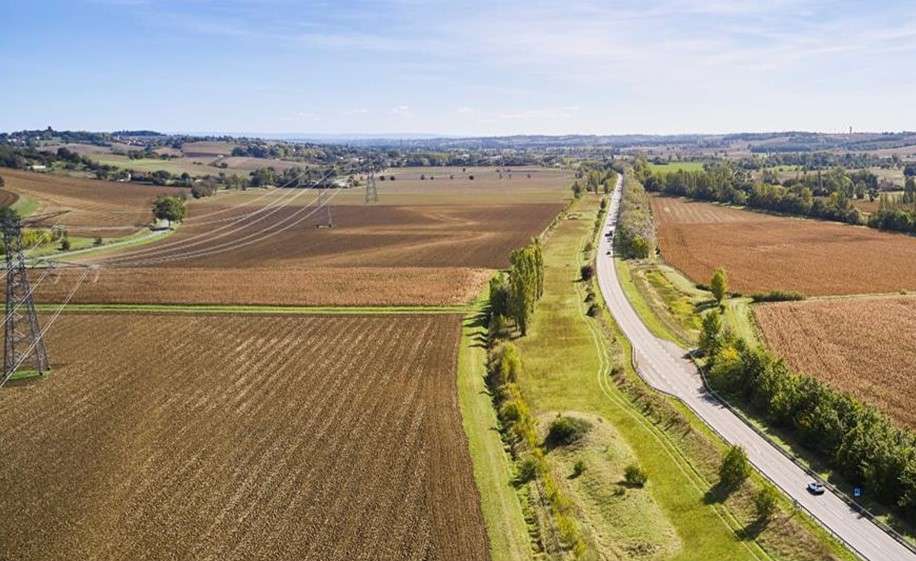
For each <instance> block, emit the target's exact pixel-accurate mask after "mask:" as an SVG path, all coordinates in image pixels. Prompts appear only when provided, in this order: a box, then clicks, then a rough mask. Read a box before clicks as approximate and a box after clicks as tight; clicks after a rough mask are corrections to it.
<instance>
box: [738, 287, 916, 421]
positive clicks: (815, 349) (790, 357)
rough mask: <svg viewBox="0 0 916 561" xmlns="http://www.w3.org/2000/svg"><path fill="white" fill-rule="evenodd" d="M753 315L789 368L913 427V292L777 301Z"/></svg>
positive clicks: (915, 375)
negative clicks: (871, 296) (891, 294)
mask: <svg viewBox="0 0 916 561" xmlns="http://www.w3.org/2000/svg"><path fill="white" fill-rule="evenodd" d="M755 314H756V316H757V322H758V323H759V324H760V328H761V330H762V331H763V334H764V337H765V339H766V342H767V344H768V345H769V346H770V347H771V348H772V349H773V350H775V351H776V352H777V353H778V354H779V355H780V356H782V357H784V358H785V360H786V361H787V362H788V363H789V364H790V365H791V366H792V367H793V368H794V369H796V370H798V371H800V372H805V373H807V374H810V375H812V376H816V377H818V378H820V379H821V380H824V381H825V382H828V383H829V384H831V385H832V386H834V387H836V388H837V389H840V390H843V391H846V392H849V393H851V394H853V395H855V396H857V397H859V398H860V399H862V400H863V401H865V402H867V403H871V404H873V405H875V406H877V407H878V408H880V409H882V410H883V411H884V412H886V413H888V414H889V415H890V416H891V417H892V418H894V419H895V420H896V421H897V422H899V423H900V424H901V425H903V426H907V427H910V428H916V411H914V410H913V403H914V402H916V384H914V383H913V380H914V379H916V343H914V340H916V297H912V296H899V297H884V298H854V299H827V300H809V301H805V302H780V303H775V304H766V305H761V306H756V307H755Z"/></svg>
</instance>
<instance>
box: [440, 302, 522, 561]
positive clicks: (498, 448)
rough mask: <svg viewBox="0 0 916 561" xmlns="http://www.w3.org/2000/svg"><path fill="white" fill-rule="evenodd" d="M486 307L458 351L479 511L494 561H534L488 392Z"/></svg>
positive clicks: (475, 314)
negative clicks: (486, 378)
mask: <svg viewBox="0 0 916 561" xmlns="http://www.w3.org/2000/svg"><path fill="white" fill-rule="evenodd" d="M483 310H484V303H483V302H482V301H481V302H479V303H478V304H476V305H475V306H474V308H473V310H472V311H470V312H469V313H468V315H467V316H465V318H464V321H463V324H462V331H461V347H460V348H459V350H458V404H459V407H460V409H461V419H462V424H463V425H464V433H465V435H467V438H468V449H469V451H470V453H471V461H472V463H473V465H474V480H475V481H476V483H477V489H478V490H479V492H480V510H481V512H482V514H483V519H484V524H485V525H486V528H487V536H488V537H489V538H490V559H492V561H522V560H530V559H532V551H531V539H530V537H529V535H528V526H527V522H526V521H525V515H524V512H523V511H522V505H521V502H520V499H519V496H518V493H517V492H516V491H515V489H514V488H513V486H512V485H511V481H512V478H513V475H514V474H513V467H512V459H511V458H510V457H509V454H508V453H507V451H506V448H505V446H504V445H503V441H502V438H501V437H500V433H499V431H498V430H496V427H498V426H499V422H498V420H497V418H496V411H495V410H494V408H493V401H492V399H491V397H490V393H489V391H488V390H487V386H486V382H485V380H484V377H485V376H486V361H487V349H486V341H485V338H486V336H487V328H486V325H485V321H486V319H485V318H484V317H483V313H484V312H483Z"/></svg>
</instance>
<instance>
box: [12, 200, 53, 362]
mask: <svg viewBox="0 0 916 561" xmlns="http://www.w3.org/2000/svg"><path fill="white" fill-rule="evenodd" d="M0 230H2V234H3V244H4V247H5V248H6V315H5V318H6V319H5V321H4V322H3V328H4V334H5V336H6V339H5V344H4V347H3V379H4V380H6V379H7V378H9V377H10V376H11V375H12V374H13V373H14V372H16V371H17V370H19V369H20V368H23V367H25V368H26V369H28V370H33V371H35V372H37V373H38V374H44V373H45V372H47V371H48V370H49V369H50V366H49V364H48V351H47V349H46V348H45V342H44V337H43V336H42V332H41V328H40V327H39V325H38V316H37V315H36V313H35V303H34V302H33V300H32V287H31V285H30V283H29V275H28V270H27V269H26V266H25V256H24V255H23V254H22V220H21V219H20V218H19V215H18V214H16V213H15V212H13V211H11V210H6V212H2V213H0Z"/></svg>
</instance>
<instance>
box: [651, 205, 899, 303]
mask: <svg viewBox="0 0 916 561" xmlns="http://www.w3.org/2000/svg"><path fill="white" fill-rule="evenodd" d="M652 212H653V215H654V217H655V221H656V225H657V228H658V241H659V248H660V250H661V253H662V257H663V258H664V259H665V261H667V262H668V263H669V264H671V265H673V266H675V267H677V268H678V269H680V270H681V271H683V272H684V273H685V274H686V275H687V276H689V277H690V278H691V279H692V280H693V281H695V282H700V283H707V282H709V279H710V277H711V276H712V273H713V271H714V270H715V269H716V267H720V266H721V267H724V268H725V269H726V270H727V272H728V276H729V281H730V285H731V288H732V290H735V291H737V292H741V293H744V294H751V293H754V292H765V291H770V290H793V291H798V292H801V293H803V294H806V295H808V296H820V295H832V294H861V293H887V292H897V291H899V290H914V289H916V238H914V237H913V236H907V235H903V234H894V233H887V232H880V231H878V230H874V229H872V228H867V227H864V226H849V225H847V224H839V223H836V222H827V221H821V220H810V219H804V218H790V217H782V216H774V215H769V214H762V213H758V212H752V211H748V210H742V209H738V208H732V207H727V206H723V205H718V204H712V203H703V202H694V201H689V200H687V199H683V198H673V197H662V196H653V197H652Z"/></svg>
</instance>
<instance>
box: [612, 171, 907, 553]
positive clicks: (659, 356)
mask: <svg viewBox="0 0 916 561" xmlns="http://www.w3.org/2000/svg"><path fill="white" fill-rule="evenodd" d="M622 183H623V181H622V177H618V180H617V186H616V187H615V189H614V193H613V195H612V196H611V201H610V208H609V212H608V213H607V218H606V219H605V224H604V227H603V230H602V235H601V240H600V242H599V245H598V259H597V269H598V284H599V286H600V287H601V293H602V294H603V295H604V300H605V302H606V303H607V305H608V308H609V310H610V312H611V313H612V314H613V316H614V318H615V319H616V320H617V323H618V324H619V325H620V328H621V329H622V330H623V333H624V335H626V337H627V339H629V340H630V342H631V343H632V345H633V353H634V358H635V360H636V363H637V370H638V371H639V374H640V376H642V377H643V379H645V380H646V382H647V383H649V385H651V386H652V387H654V388H656V389H658V390H661V391H663V392H666V393H669V394H672V395H674V396H677V397H678V398H680V399H681V400H682V401H683V402H684V403H685V404H686V405H687V406H688V407H690V408H691V409H692V410H693V411H694V412H695V413H696V414H697V415H699V416H700V418H702V419H703V420H704V421H705V422H706V423H707V424H708V425H710V427H712V428H713V429H714V430H715V431H716V432H718V433H719V434H720V435H722V437H723V438H725V439H726V440H727V441H729V442H731V443H733V444H739V445H741V446H743V447H744V449H745V450H746V451H747V455H748V459H750V461H751V463H753V464H754V466H756V467H757V469H758V470H760V471H761V472H763V473H764V474H765V475H766V476H767V477H768V478H769V479H770V480H771V481H773V482H774V483H775V484H776V485H778V486H779V487H780V488H782V490H783V491H785V492H786V493H787V494H788V495H789V496H791V497H792V498H793V499H795V500H796V501H798V503H799V504H801V505H802V506H803V507H804V508H805V509H806V510H808V512H810V513H811V514H812V515H813V516H814V517H815V518H816V519H817V520H818V521H819V522H820V523H821V524H823V525H824V526H825V527H827V528H828V529H829V530H831V531H832V532H833V533H834V534H836V535H838V536H840V537H841V538H842V539H843V540H845V541H846V542H847V544H849V545H850V546H851V547H852V548H853V549H854V550H855V551H856V552H857V553H858V554H859V555H860V556H861V557H863V558H865V559H867V560H868V561H916V554H914V553H913V552H912V551H910V550H909V549H908V548H906V547H905V546H903V545H902V544H901V543H899V542H898V541H897V540H895V539H894V538H893V537H892V536H890V535H888V534H887V533H886V532H884V531H883V530H882V529H881V528H879V527H878V526H877V525H875V524H874V523H873V522H871V521H870V520H868V519H867V518H865V517H863V516H861V515H860V514H858V513H857V512H855V511H854V510H853V509H852V508H850V506H849V505H847V504H846V503H845V502H844V501H843V500H842V499H840V498H839V497H838V496H836V495H834V494H833V493H831V492H830V491H829V490H828V491H827V492H826V493H825V494H823V495H821V496H813V495H811V494H809V493H808V492H807V491H806V489H805V486H806V485H807V484H808V482H809V481H811V477H810V476H809V475H808V474H807V473H805V471H804V470H803V469H801V468H800V467H798V466H797V465H795V464H794V463H793V462H792V461H791V460H790V459H789V458H787V457H786V456H785V455H783V454H782V453H781V452H780V451H779V450H777V449H776V448H775V447H774V446H773V445H771V444H770V443H769V442H767V441H766V440H765V439H764V438H763V437H762V436H761V435H759V434H757V433H756V432H755V431H754V430H753V429H752V428H751V427H749V426H748V425H747V424H745V423H744V422H743V421H742V420H741V419H740V418H739V417H737V416H736V415H735V414H734V413H732V412H731V411H730V410H729V409H728V408H726V407H725V406H724V405H722V403H720V402H719V401H718V400H717V399H716V398H714V397H713V396H711V395H710V394H709V393H707V392H706V390H705V388H704V387H703V382H702V379H701V378H700V374H699V372H698V371H697V369H696V367H695V366H694V364H693V363H692V362H690V360H689V359H687V358H685V354H686V352H685V351H684V350H683V349H681V348H679V347H678V346H677V345H675V344H674V343H671V342H669V341H665V340H662V339H659V338H658V337H655V336H654V335H653V334H652V333H651V332H650V331H649V329H648V328H647V327H646V326H645V324H644V323H643V322H642V320H641V319H640V318H639V315H638V314H637V313H636V311H635V310H634V309H633V306H632V305H631V304H630V302H629V300H627V297H626V295H625V294H624V292H623V288H622V287H621V285H620V282H619V280H618V278H617V270H616V268H615V267H614V257H613V247H612V244H611V240H610V239H609V238H608V237H607V236H606V235H605V234H607V233H608V232H609V231H610V229H611V228H614V227H615V225H616V222H617V214H618V212H619V206H620V198H621V194H622V193H621V191H622Z"/></svg>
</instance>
